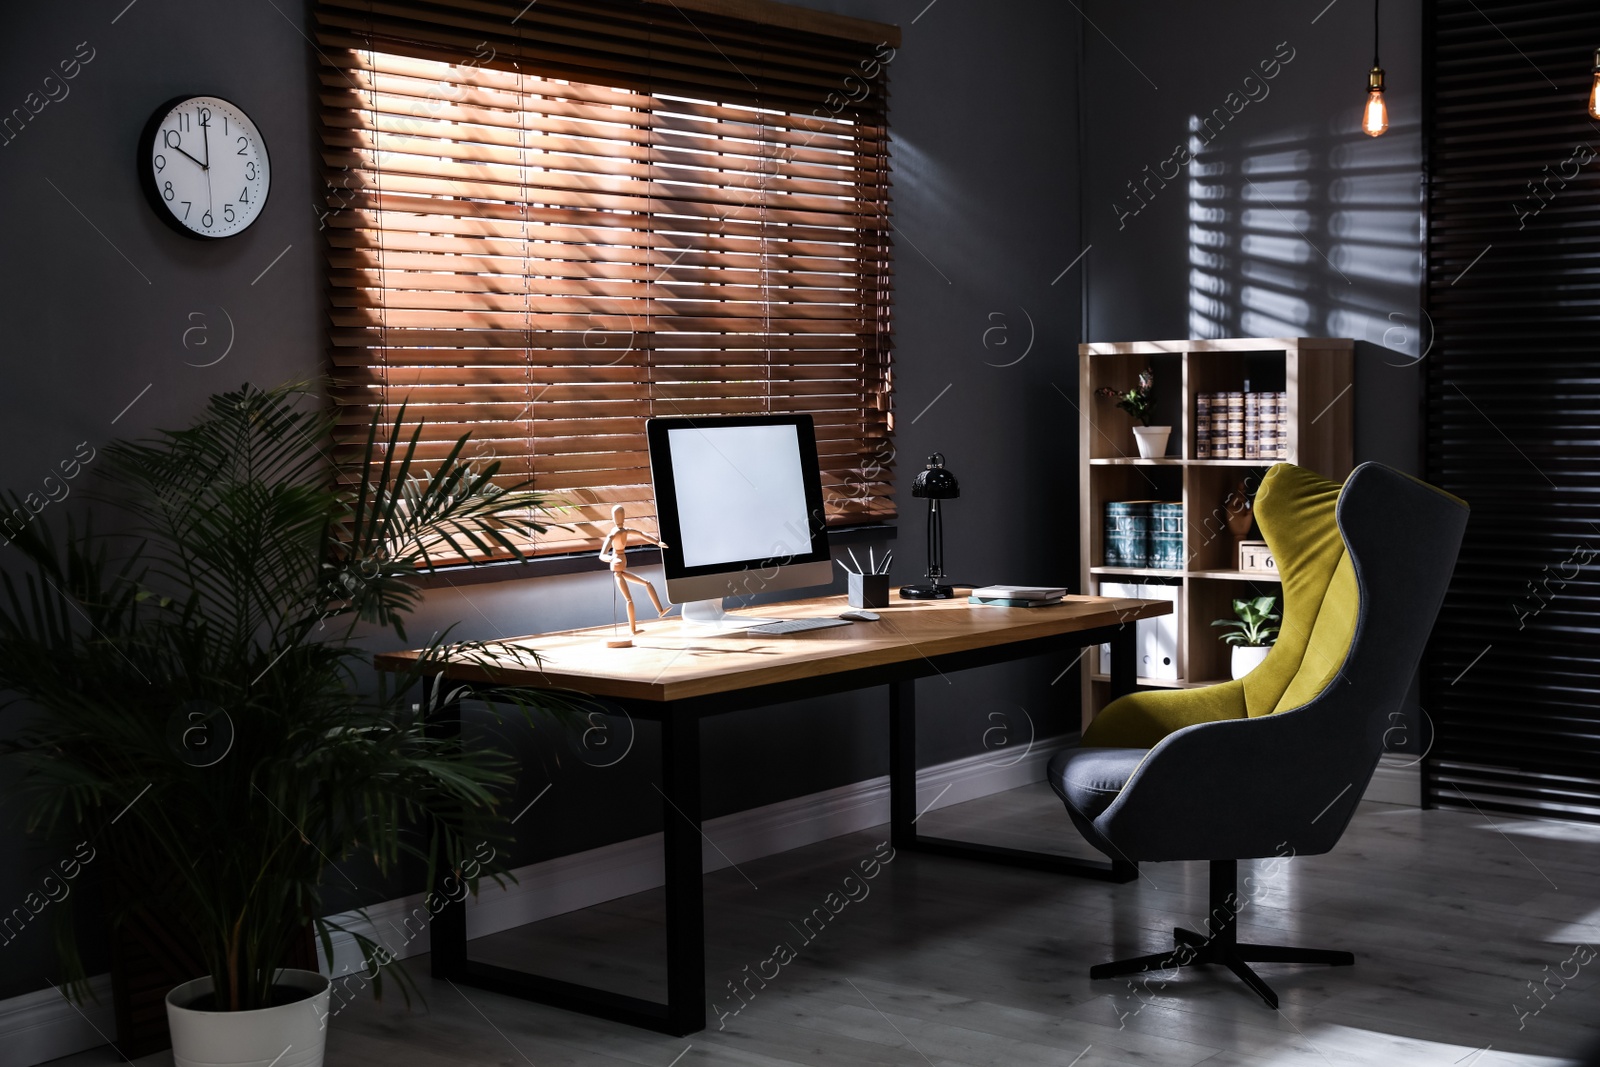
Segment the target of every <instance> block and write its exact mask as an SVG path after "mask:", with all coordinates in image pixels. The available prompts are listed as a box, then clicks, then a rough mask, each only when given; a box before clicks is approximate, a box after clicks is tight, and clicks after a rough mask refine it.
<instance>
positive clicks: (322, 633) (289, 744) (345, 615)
mask: <svg viewBox="0 0 1600 1067" xmlns="http://www.w3.org/2000/svg"><path fill="white" fill-rule="evenodd" d="M333 417H334V416H333V415H332V414H330V413H328V412H327V411H326V409H325V405H321V404H316V403H314V402H312V401H311V397H310V395H309V393H308V391H307V390H306V389H305V388H303V387H298V386H285V387H281V388H278V389H271V390H261V389H257V388H254V387H251V386H248V385H247V386H245V387H243V388H241V389H238V390H235V391H232V392H228V393H223V394H219V395H217V396H213V397H212V398H211V399H210V401H209V403H208V405H207V407H206V408H205V410H204V413H203V414H202V415H201V416H200V417H199V418H198V419H197V420H196V421H195V422H194V423H193V424H192V425H191V426H190V427H189V428H188V429H185V430H180V431H176V432H163V433H161V434H159V435H158V436H156V437H155V438H153V439H150V440H145V441H137V442H119V443H116V444H113V445H110V446H108V447H107V448H106V449H105V450H104V455H105V458H104V459H103V460H102V461H101V463H100V464H99V466H100V467H101V468H102V469H104V470H105V472H106V473H107V474H109V478H107V479H106V485H107V489H106V491H105V493H104V494H103V495H102V497H101V503H102V504H103V507H101V508H99V509H97V511H96V515H95V516H94V518H95V520H96V522H97V523H103V522H105V521H106V520H107V519H111V520H112V521H113V522H114V523H116V525H117V532H116V533H114V534H107V533H102V532H100V530H98V529H96V528H92V527H91V526H90V525H88V524H78V523H72V522H69V523H68V524H67V525H66V527H65V531H64V533H62V534H61V535H60V536H57V534H56V533H55V531H53V530H52V529H51V528H50V527H49V525H48V524H47V523H46V522H45V521H44V519H43V518H35V519H34V520H33V521H32V522H31V523H30V524H29V525H27V526H26V527H24V528H22V529H21V530H19V531H17V532H16V533H15V535H14V539H13V541H12V544H13V545H14V547H15V548H16V549H17V550H18V551H19V552H20V553H21V555H22V557H23V562H24V563H25V570H24V573H23V574H21V575H20V576H18V577H17V578H14V577H13V575H12V574H10V573H7V574H6V575H5V576H4V596H3V597H0V688H3V689H5V690H8V691H10V693H11V694H13V697H12V701H11V703H10V704H9V705H7V707H8V708H9V709H10V710H11V711H12V712H13V713H15V714H19V715H20V719H21V721H20V723H19V725H18V727H17V729H16V730H15V732H14V733H13V734H12V739H11V740H10V741H8V742H7V743H6V746H5V749H6V756H7V758H8V759H9V760H10V761H11V762H12V764H13V770H14V772H15V773H14V774H13V775H12V776H11V778H12V780H13V782H14V783H15V793H14V795H13V796H12V797H11V798H10V803H9V804H8V807H10V808H11V809H12V810H13V811H18V812H20V813H21V814H22V816H23V821H24V824H25V827H26V829H27V830H29V831H31V832H33V833H36V834H39V835H44V836H47V837H53V838H62V837H66V836H67V835H70V838H69V839H70V840H79V839H85V840H88V841H91V842H95V843H97V844H99V845H101V846H104V847H105V848H106V849H107V851H109V852H110V853H111V854H113V855H114V856H115V858H116V860H115V862H116V864H117V865H118V868H119V869H118V871H117V875H116V883H117V885H116V893H115V899H114V900H113V901H112V902H111V903H110V904H108V908H109V909H110V912H109V916H108V917H109V919H110V921H111V922H112V923H113V924H117V923H120V922H122V921H123V920H125V919H127V918H128V917H129V916H132V915H136V914H140V913H143V914H145V915H152V914H164V915H169V916H177V917H180V918H181V922H182V924H183V925H186V926H187V927H188V928H189V930H190V931H192V935H193V940H194V945H193V948H194V953H195V956H196V958H198V959H200V960H203V966H204V969H205V973H203V974H198V975H196V980H195V981H193V982H188V983H186V984H184V985H181V986H179V987H178V988H177V989H175V990H173V991H172V993H171V994H170V995H169V997H168V1020H169V1024H170V1026H171V1029H172V1039H173V1051H174V1058H175V1060H176V1062H177V1063H178V1064H179V1065H180V1067H188V1065H198V1064H207V1063H217V1062H223V1061H226V1062H230V1063H243V1062H259V1063H267V1062H271V1061H273V1060H274V1059H275V1058H276V1057H279V1056H283V1057H284V1058H283V1059H282V1060H281V1061H280V1063H281V1064H286V1063H293V1064H295V1065H297V1067H304V1065H308V1064H310V1065H315V1064H320V1063H321V1059H322V1051H321V1050H322V1041H323V1038H324V1029H325V1028H324V1025H323V1023H324V1017H325V1015H326V1011H327V998H328V984H329V983H328V979H327V978H326V977H323V976H321V975H319V974H317V973H316V972H314V971H310V970H295V969H294V968H292V967H290V966H288V965H289V964H290V963H292V962H294V961H295V960H297V959H298V960H302V961H305V960H306V957H307V955H308V951H307V950H308V949H309V939H310V937H311V936H312V935H311V932H312V931H314V932H315V936H316V937H317V938H318V939H319V940H320V943H321V945H322V948H323V951H324V953H325V954H326V956H327V957H328V958H329V959H330V960H331V959H332V958H333V946H332V941H331V935H332V934H333V933H334V932H337V931H339V930H341V929H343V928H342V927H340V926H338V925H337V924H335V923H332V922H330V921H329V920H327V919H325V918H323V915H324V913H325V912H326V911H327V910H329V909H327V908H325V907H323V895H324V887H325V885H326V883H327V880H328V878H329V876H330V873H331V872H332V871H333V869H334V866H335V864H337V863H338V862H339V861H341V860H344V859H346V858H349V857H358V856H359V857H363V858H364V859H365V862H367V863H369V864H371V865H372V866H374V867H375V868H376V869H377V871H378V872H380V873H387V872H391V871H394V870H395V869H396V867H397V865H398V864H399V863H400V862H401V860H402V858H403V857H414V859H413V860H412V861H411V862H415V863H416V864H417V865H418V866H419V867H421V866H425V867H426V874H427V877H428V878H429V884H433V882H432V879H433V875H434V871H435V865H437V864H445V865H448V866H449V867H451V868H462V867H466V868H467V870H466V872H465V874H466V876H467V879H468V881H469V882H471V883H472V886H473V889H474V890H475V889H476V883H477V880H478V878H480V877H483V876H484V875H486V874H487V875H491V876H495V877H498V871H499V870H500V868H496V867H492V866H490V867H479V866H478V865H477V863H476V862H475V861H467V860H466V859H465V857H467V856H468V855H469V854H474V853H475V854H476V855H477V857H478V858H479V859H480V860H481V859H482V857H483V852H482V849H483V844H482V843H483V842H495V841H502V840H504V839H505V835H504V833H503V832H502V830H501V829H500V827H502V826H503V825H504V824H503V821H502V820H501V819H499V817H498V816H497V804H498V802H499V800H500V797H501V795H502V793H503V791H504V790H505V788H506V787H507V786H509V785H510V784H511V783H512V782H513V769H514V768H513V766H512V765H511V763H510V761H509V759H508V758H507V757H504V756H502V755H499V754H497V753H496V752H494V751H492V750H491V749H490V748H489V747H488V746H487V745H486V744H485V743H484V742H482V741H481V740H479V741H474V740H472V739H470V738H469V739H466V740H464V741H463V740H460V739H457V740H455V741H449V740H446V739H443V738H439V737H436V736H431V735H430V733H429V731H428V730H427V729H426V725H427V718H428V715H429V713H430V712H431V711H432V710H434V709H435V708H436V707H437V706H438V704H439V703H440V702H441V701H444V700H447V699H450V694H448V693H446V692H443V691H442V689H441V687H440V685H439V684H438V683H435V682H428V681H426V680H425V679H426V678H428V677H430V672H429V668H430V666H433V665H437V663H438V662H439V660H440V659H442V658H444V657H447V656H454V657H461V656H469V657H473V656H480V657H482V656H486V654H487V653H486V649H484V647H483V646H481V645H478V644H476V643H471V642H447V640H446V637H445V636H443V635H440V636H436V637H435V638H434V639H433V640H432V641H431V642H430V643H429V645H428V647H427V651H426V654H425V655H424V656H423V658H422V659H421V660H420V661H419V664H418V667H417V670H416V672H415V673H414V675H413V676H411V677H407V678H399V679H396V680H387V679H385V678H384V677H382V676H378V677H376V678H375V677H374V676H373V672H372V671H371V670H370V660H369V656H368V653H367V651H366V650H365V649H363V648H362V647H361V644H360V642H361V640H362V635H363V633H364V632H370V631H372V630H374V629H376V630H379V631H382V630H391V631H393V633H395V634H396V635H398V636H399V637H400V638H402V639H404V638H405V625H404V623H405V617H406V615H407V614H408V613H409V612H410V611H411V610H412V609H413V608H414V607H415V606H416V605H417V604H418V603H419V601H420V599H421V591H420V589H419V588H418V587H417V585H416V583H415V581H414V578H415V575H416V572H417V571H418V569H419V568H426V567H429V566H431V565H433V563H434V561H435V560H436V559H437V558H438V557H439V556H440V555H441V554H449V555H452V556H459V555H462V554H470V553H471V551H472V550H474V549H476V550H488V549H492V548H499V549H504V550H506V551H509V552H511V553H512V554H514V555H515V554H518V547H517V546H518V543H519V541H522V540H523V539H525V538H526V537H528V536H530V535H532V534H534V533H537V532H540V531H542V530H543V529H544V528H545V527H544V526H543V525H541V522H540V518H541V515H542V513H543V512H542V509H543V507H544V503H545V502H544V500H543V499H542V498H541V497H540V496H539V495H538V494H536V493H532V492H526V491H522V490H521V489H519V488H515V487H514V488H512V489H504V488H501V487H500V486H499V485H498V484H497V479H498V477H499V470H498V465H497V464H496V463H492V462H491V463H488V464H486V465H482V466H481V467H480V466H478V465H476V464H474V463H472V462H469V461H467V460H466V459H464V458H463V455H462V452H463V446H464V445H465V443H466V440H467V438H466V437H463V438H461V440H460V441H458V442H456V444H455V447H454V448H453V449H451V450H449V452H448V454H447V455H445V456H444V457H443V458H435V459H431V460H430V461H429V462H428V463H427V465H426V471H424V467H423V464H422V461H421V458H420V456H419V448H418V441H419V437H420V433H421V429H420V427H419V428H417V429H416V430H415V432H413V433H411V435H410V436H409V437H407V436H406V427H405V420H406V415H405V412H404V410H403V409H402V410H401V411H400V412H399V413H398V415H397V416H396V418H395V421H394V422H393V424H392V425H386V424H383V423H380V422H379V420H378V418H377V417H376V416H374V418H373V421H372V424H371V428H370V431H369V434H368V438H367V444H366V448H365V451H364V453H363V454H360V455H355V456H349V457H344V456H338V455H335V456H333V457H331V458H330V457H329V456H328V455H327V453H326V452H325V451H324V445H325V444H326V443H327V442H328V441H329V440H331V433H330V431H331V429H332V421H331V420H332V419H333ZM3 502H4V504H5V506H6V507H8V508H9V507H10V506H12V505H14V504H15V503H16V501H15V499H5V500H4V501H3ZM413 683H417V684H420V685H421V692H422V694H423V696H422V699H421V700H420V701H419V700H418V699H417V697H416V695H415V688H416V687H415V685H413ZM522 707H523V709H524V711H527V712H531V711H532V710H533V708H532V706H531V705H527V704H524V705H522ZM475 850H476V851H475ZM340 877H341V878H342V877H345V876H343V875H341V876H340ZM111 895H112V894H108V896H111ZM76 899H77V897H76V895H74V896H72V897H70V898H68V900H66V901H64V902H62V903H61V904H58V905H56V908H57V909H58V911H60V912H62V913H63V914H62V916H61V917H62V918H64V919H65V918H66V915H65V913H66V912H68V911H69V910H70V908H71V907H72V904H73V903H74V902H75V901H76ZM57 929H58V931H59V932H60V933H59V934H58V938H57V942H58V948H59V951H60V956H61V961H62V964H63V967H64V970H65V972H66V977H67V979H68V982H69V987H70V989H71V990H72V992H73V994H74V995H75V996H79V997H81V996H83V995H84V994H85V993H86V991H87V986H86V983H85V974H84V969H83V966H82V964H81V961H80V959H79V955H78V951H77V946H76V944H75V943H74V941H73V938H72V935H71V929H72V924H71V922H70V920H68V921H63V922H61V923H59V924H58V927H57ZM344 932H345V933H346V934H348V935H349V936H351V937H353V938H354V939H355V941H356V943H357V946H358V948H359V949H360V950H361V953H362V956H363V957H364V958H373V957H377V958H379V959H382V958H383V957H382V955H381V948H380V946H378V945H376V943H374V942H373V941H371V940H370V939H369V938H367V937H365V936H364V935H363V934H362V933H361V932H360V931H359V930H355V929H351V930H345V931H344ZM311 956H312V961H314V953H312V954H311ZM308 962H309V961H308ZM395 977H396V981H397V982H398V983H400V984H401V988H402V989H403V990H404V989H406V984H405V983H406V979H405V976H404V972H403V971H399V970H397V971H396V972H395ZM380 981H381V976H380ZM286 1050H292V1051H286Z"/></svg>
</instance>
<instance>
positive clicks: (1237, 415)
mask: <svg viewBox="0 0 1600 1067" xmlns="http://www.w3.org/2000/svg"><path fill="white" fill-rule="evenodd" d="M1223 395H1224V396H1225V397H1226V398H1227V402H1226V405H1225V408H1226V410H1227V413H1228V417H1227V422H1226V424H1225V425H1226V427H1227V444H1228V451H1227V454H1226V456H1225V457H1224V458H1225V459H1243V458H1244V397H1245V394H1244V393H1242V392H1238V391H1235V392H1231V393H1225V394H1223Z"/></svg>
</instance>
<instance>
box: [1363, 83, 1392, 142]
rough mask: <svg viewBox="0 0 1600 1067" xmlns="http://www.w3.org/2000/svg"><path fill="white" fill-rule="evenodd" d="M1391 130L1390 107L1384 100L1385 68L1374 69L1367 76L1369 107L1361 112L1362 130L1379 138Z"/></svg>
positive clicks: (1369, 135)
mask: <svg viewBox="0 0 1600 1067" xmlns="http://www.w3.org/2000/svg"><path fill="white" fill-rule="evenodd" d="M1388 128H1389V105H1388V102H1387V101H1385V100H1384V98H1383V68H1382V67H1373V68H1372V71H1371V73H1369V74H1368V75H1367V106H1366V107H1365V108H1363V109H1362V112H1361V129H1362V132H1364V133H1365V134H1366V135H1367V136H1368V137H1377V136H1378V135H1379V134H1381V133H1383V131H1384V130H1387V129H1388Z"/></svg>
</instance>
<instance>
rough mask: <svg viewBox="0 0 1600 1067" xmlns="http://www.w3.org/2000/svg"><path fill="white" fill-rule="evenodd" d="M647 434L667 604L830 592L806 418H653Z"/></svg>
mask: <svg viewBox="0 0 1600 1067" xmlns="http://www.w3.org/2000/svg"><path fill="white" fill-rule="evenodd" d="M645 433H646V436H647V437H648V438H649V441H650V474H651V479H652V480H653V481H654V482H655V495H656V514H657V516H658V517H659V518H660V520H661V539H662V540H663V541H665V542H667V547H666V548H664V549H662V552H661V562H662V566H663V567H664V568H665V570H666V574H667V582H668V589H669V590H670V591H671V595H672V597H673V599H674V600H683V601H690V600H708V599H714V598H720V597H723V596H730V595H743V594H745V593H754V592H764V591H771V590H779V589H790V588H800V587H802V586H812V585H827V584H828V582H829V581H830V580H831V571H830V568H831V567H832V566H833V564H832V562H831V556H830V554H829V552H828V531H827V523H826V520H825V519H824V516H823V499H822V477H821V472H820V470H819V463H818V459H817V436H816V428H815V426H814V425H813V424H812V421H811V417H810V416H809V415H719V416H705V417H701V416H694V417H684V418H656V419H650V420H649V421H648V422H646V423H645ZM818 565H820V570H819V569H818ZM752 576H754V579H755V580H753V581H752V580H751V578H752Z"/></svg>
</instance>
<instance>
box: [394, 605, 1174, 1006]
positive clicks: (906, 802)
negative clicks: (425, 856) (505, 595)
mask: <svg viewBox="0 0 1600 1067" xmlns="http://www.w3.org/2000/svg"><path fill="white" fill-rule="evenodd" d="M848 608H849V605H848V604H846V603H845V599H844V598H843V597H824V598H821V599H817V600H809V601H802V602H798V603H793V604H783V605H769V606H766V607H763V608H752V609H749V610H748V611H745V612H741V613H739V614H749V615H775V616H778V617H781V618H805V617H812V616H830V617H831V616H836V615H838V614H839V613H840V612H842V611H846V610H848ZM1171 611H1172V605H1171V604H1170V603H1169V602H1167V601H1160V600H1127V599H1115V598H1104V597H1071V598H1069V599H1067V600H1065V601H1063V602H1062V603H1060V604H1056V605H1052V606H1051V607H1047V608H990V607H975V606H971V605H969V604H967V602H966V600H965V598H961V599H957V600H946V601H909V600H899V599H896V600H895V601H893V603H892V605H891V606H890V607H888V608H883V609H879V610H878V614H879V615H880V616H881V619H880V620H879V621H878V622H858V623H855V624H853V625H851V626H838V627H833V628H830V629H826V630H812V631H809V632H806V633H798V634H787V635H781V636H760V635H750V634H745V633H739V632H734V633H725V634H718V633H714V632H704V633H696V632H688V631H685V630H684V628H683V625H682V623H681V622H680V621H679V620H678V619H676V618H671V619H662V620H653V621H651V622H647V623H645V624H643V630H644V632H643V633H642V634H639V635H638V636H636V637H635V638H634V647H632V648H623V649H614V648H606V647H605V638H607V637H609V636H611V634H612V629H611V627H609V626H607V627H595V628H592V629H587V630H572V631H567V632H563V633H554V634H541V635H537V636H534V637H524V638H517V639H514V640H512V641H508V642H504V643H505V644H507V645H515V646H519V647H521V648H524V649H531V650H534V651H536V652H538V654H539V657H540V662H539V663H538V664H537V665H534V664H532V663H526V662H525V663H518V662H515V661H513V660H510V659H508V661H507V662H506V663H505V664H504V666H500V665H494V666H491V667H485V666H484V665H482V664H481V663H458V664H451V665H450V666H449V667H447V668H446V669H444V670H443V671H442V673H443V674H444V675H445V677H446V678H448V679H450V680H452V681H456V682H461V683H465V685H466V687H467V688H468V689H469V690H470V688H471V686H473V685H485V686H489V685H493V686H508V685H513V686H527V687H529V688H535V689H566V690H576V691H578V692H583V693H588V694H592V695H594V696H597V697H603V698H605V699H606V700H608V701H610V702H612V703H615V704H618V705H620V706H621V708H622V709H623V710H624V711H625V712H626V713H627V714H628V715H630V716H632V717H633V718H634V719H635V720H641V719H642V720H646V721H655V722H658V723H660V727H661V782H660V785H659V786H658V787H657V788H658V790H659V791H660V793H661V798H662V820H663V823H662V830H663V832H662V845H663V851H664V853H665V861H666V862H665V869H666V887H665V888H666V911H667V914H666V935H667V1001H666V1003H665V1004H661V1003H657V1002H654V1001H648V1000H642V999H639V998H637V997H628V996H622V995H619V994H616V993H612V992H608V991H606V990H602V989H595V988H593V987H590V986H583V985H579V984H576V983H572V982H563V981H558V980H556V979H552V978H545V977H542V976H540V975H534V974H528V973H525V972H522V971H516V970H513V969H511V968H508V967H500V966H496V965H493V964H489V963H483V962H480V961H476V960H471V959H469V958H468V956H467V923H466V908H465V904H464V903H455V904H450V905H447V906H446V907H444V908H443V909H442V910H441V911H439V912H438V914H437V915H435V916H434V919H433V926H432V941H433V948H432V963H433V975H434V977H435V978H442V979H449V980H450V981H455V982H466V983H468V984H471V985H476V986H480V987H483V988H488V989H493V990H496V991H498V992H502V993H510V994H513V995H516V996H521V997H525V998H527V999H530V1000H537V1001H540V1002H543V1003H546V1004H552V1005H555V1006H557V1007H563V1008H569V1009H572V1010H576V1011H583V1012H587V1013H589V1014H591V1015H598V1016H601V1017H603V1018H608V1019H615V1020H618V1021H621V1022H626V1023H630V1024H633V1025H635V1026H642V1027H646V1028H648V1029H652V1030H658V1031H661V1032H664V1033H669V1034H677V1035H683V1034H691V1033H694V1032H696V1031H698V1030H703V1029H704V1028H705V1025H706V1016H705V1011H706V995H705V918H704V913H703V905H702V882H701V870H700V868H701V848H702V846H701V838H702V834H701V829H700V822H701V818H700V720H701V719H702V718H704V717H706V716H709V715H720V714H724V713H726V712H730V711H740V710H744V709H748V708H756V707H764V706H767V705H771V704H781V703H785V702H788V701H792V700H803V699H806V698H808V697H815V696H825V695H829V694H834V693H842V692H849V691H852V690H856V689H863V688H867V687H869V686H880V685H882V686H888V688H889V749H890V759H889V794H890V800H889V810H890V842H891V843H892V844H893V846H894V847H895V848H896V849H908V850H912V851H918V852H931V853H935V854H939V855H946V856H958V857H963V858H968V859H981V860H986V861H989V862H996V863H1007V864H1013V865H1019V866H1026V867H1032V868H1035V869H1040V870H1049V871H1057V872H1062V873H1068V874H1075V875H1079V876H1084V877H1093V878H1102V879H1108V880H1111V881H1118V882H1125V881H1130V880H1131V879H1133V878H1134V877H1135V876H1136V874H1137V871H1136V869H1135V868H1134V866H1133V865H1132V864H1129V863H1122V862H1117V863H1096V862H1093V861H1089V860H1074V859H1069V858H1066V857H1062V856H1055V855H1048V854H1044V853H1035V852H1027V851H1023V850H1019V849H1008V848H999V847H996V846H993V845H984V844H978V843H973V842H966V841H954V840H949V839H945V838H935V837H927V836H924V835H922V834H919V833H918V832H917V829H916V820H917V815H918V812H917V809H916V781H917V759H916V679H918V678H924V677H930V676H933V675H936V674H941V673H944V672H948V671H957V670H966V669H968V668H971V667H980V666H986V665H989V664H994V663H1003V662H1006V661H1009V660H1015V659H1022V658H1025V657H1028V656H1036V655H1042V654H1045V653H1050V652H1060V651H1062V650H1063V649H1070V648H1079V647H1089V648H1092V647H1093V646H1095V645H1099V644H1103V643H1109V644H1110V645H1111V688H1112V691H1113V693H1115V694H1121V693H1126V692H1132V690H1133V688H1134V679H1135V663H1134V660H1135V648H1134V626H1133V624H1134V622H1136V621H1137V620H1139V619H1148V618H1153V617H1155V616H1158V615H1166V614H1169V613H1170V612H1171ZM414 659H415V653H411V652H397V653H390V654H387V655H381V656H378V657H377V663H378V666H379V667H380V668H388V669H402V668H405V667H407V666H409V664H410V663H411V662H412V661H414ZM439 726H440V729H441V730H443V731H445V732H450V731H459V729H460V707H459V705H456V706H453V707H451V708H448V709H445V712H444V715H443V717H442V718H441V720H440V723H439ZM446 873H448V872H441V877H443V876H444V874H446ZM452 895H453V894H450V893H445V894H444V896H445V897H447V898H448V897H450V896H452Z"/></svg>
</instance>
